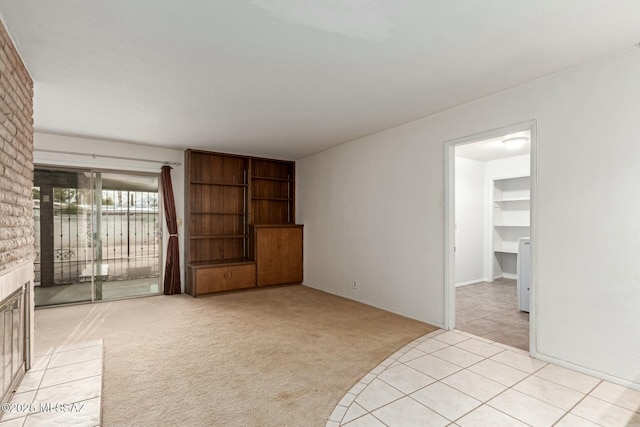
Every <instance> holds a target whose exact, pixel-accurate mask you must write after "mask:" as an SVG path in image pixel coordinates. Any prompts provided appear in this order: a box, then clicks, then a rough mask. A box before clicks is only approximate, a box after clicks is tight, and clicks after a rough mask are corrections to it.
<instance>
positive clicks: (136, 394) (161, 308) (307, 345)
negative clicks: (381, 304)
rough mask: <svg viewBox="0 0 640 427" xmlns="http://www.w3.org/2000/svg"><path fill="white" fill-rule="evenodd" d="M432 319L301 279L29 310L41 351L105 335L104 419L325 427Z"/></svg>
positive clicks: (107, 421) (430, 328) (169, 423)
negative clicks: (350, 394) (349, 395)
mask: <svg viewBox="0 0 640 427" xmlns="http://www.w3.org/2000/svg"><path fill="white" fill-rule="evenodd" d="M435 329H436V328H435V327H433V326H430V325H426V324H423V323H420V322H417V321H414V320H410V319H407V318H404V317H401V316H397V315H395V314H392V313H388V312H385V311H382V310H378V309H376V308H373V307H369V306H366V305H363V304H360V303H356V302H353V301H350V300H347V299H343V298H339V297H336V296H333V295H330V294H327V293H324V292H320V291H317V290H314V289H311V288H307V287H304V286H291V287H280V288H271V289H260V290H256V291H248V292H238V293H231V294H225V295H215V296H209V297H203V298H197V299H196V298H192V297H190V296H186V295H180V296H158V297H150V298H141V299H132V300H126V301H115V302H109V303H102V304H94V305H80V306H70V307H63V308H51V309H46V310H38V311H37V312H36V351H42V350H44V349H47V348H49V347H51V346H57V345H62V344H69V343H73V342H79V341H86V340H92V339H99V338H102V339H104V349H105V357H104V363H105V371H104V390H103V402H102V404H103V422H104V425H105V426H133V425H135V426H150V425H154V426H176V425H180V426H304V427H307V426H324V425H325V424H326V420H327V418H328V416H329V415H330V414H331V412H332V410H333V409H334V407H335V405H336V404H337V402H338V401H339V400H340V399H341V398H342V396H344V394H345V393H346V392H347V391H348V390H349V389H350V388H351V387H352V386H353V385H354V384H355V382H357V381H358V380H359V379H360V377H362V376H363V375H365V374H366V373H367V372H368V371H369V370H370V369H372V368H374V367H375V366H376V365H377V364H378V363H379V362H381V361H382V360H384V359H385V358H386V357H387V356H389V355H390V354H392V353H393V352H394V351H395V350H397V349H398V348H399V347H401V346H403V345H404V344H406V343H408V342H410V341H412V340H413V339H415V338H417V337H419V336H421V335H423V334H426V333H428V332H431V331H433V330H435Z"/></svg>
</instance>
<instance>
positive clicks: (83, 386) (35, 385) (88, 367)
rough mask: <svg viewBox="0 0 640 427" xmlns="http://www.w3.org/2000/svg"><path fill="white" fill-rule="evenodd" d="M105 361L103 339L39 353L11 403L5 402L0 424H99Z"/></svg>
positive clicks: (7, 426) (22, 426)
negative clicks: (6, 403)
mask: <svg viewBox="0 0 640 427" xmlns="http://www.w3.org/2000/svg"><path fill="white" fill-rule="evenodd" d="M102 363H103V349H102V340H98V341H87V342H83V343H78V344H73V345H67V346H60V347H56V348H51V349H49V350H47V351H44V352H41V353H37V354H36V355H35V358H34V361H33V366H32V368H31V369H30V370H29V372H27V373H26V374H25V376H24V378H23V379H22V382H21V383H20V386H19V387H18V390H16V393H15V394H14V395H13V397H12V398H11V401H10V403H9V404H8V405H3V408H2V412H0V415H1V417H0V427H31V426H51V425H61V426H62V425H73V426H86V427H95V426H99V425H100V424H101V411H100V399H101V398H102V370H103V369H102V366H103V365H102ZM5 407H6V408H5ZM5 409H8V411H5Z"/></svg>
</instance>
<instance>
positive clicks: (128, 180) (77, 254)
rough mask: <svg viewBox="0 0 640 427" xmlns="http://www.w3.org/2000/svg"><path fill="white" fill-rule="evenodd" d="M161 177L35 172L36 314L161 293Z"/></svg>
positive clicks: (94, 172)
mask: <svg viewBox="0 0 640 427" xmlns="http://www.w3.org/2000/svg"><path fill="white" fill-rule="evenodd" d="M158 183H159V179H158V175H155V174H153V175H150V174H146V175H142V174H129V173H119V172H110V171H96V170H93V171H87V170H61V169H47V168H40V167H37V168H36V170H35V173H34V190H33V198H34V222H35V230H36V232H35V239H34V245H35V248H36V261H35V276H36V278H35V286H36V287H35V301H36V306H37V307H38V306H48V305H58V304H67V303H77V302H90V301H99V300H106V299H115V298H128V297H133V296H141V295H152V294H158V293H159V286H158V282H159V266H160V261H161V248H162V245H161V243H162V236H161V230H162V215H161V202H160V198H159V197H158V196H159V194H158V185H159V184H158Z"/></svg>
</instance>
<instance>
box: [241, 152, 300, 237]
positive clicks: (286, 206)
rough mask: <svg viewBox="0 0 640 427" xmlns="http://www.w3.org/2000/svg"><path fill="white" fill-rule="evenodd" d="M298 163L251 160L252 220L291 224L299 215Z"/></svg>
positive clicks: (262, 222)
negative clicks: (296, 191) (296, 194)
mask: <svg viewBox="0 0 640 427" xmlns="http://www.w3.org/2000/svg"><path fill="white" fill-rule="evenodd" d="M294 176H295V163H293V162H285V161H273V160H266V159H251V222H252V223H253V224H291V223H292V222H293V221H294V218H295V211H294V185H293V184H294V180H293V177H294Z"/></svg>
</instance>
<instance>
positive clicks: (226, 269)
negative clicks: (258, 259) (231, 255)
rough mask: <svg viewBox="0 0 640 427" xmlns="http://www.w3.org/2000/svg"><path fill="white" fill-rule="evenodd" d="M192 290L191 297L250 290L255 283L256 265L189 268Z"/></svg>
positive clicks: (228, 264)
mask: <svg viewBox="0 0 640 427" xmlns="http://www.w3.org/2000/svg"><path fill="white" fill-rule="evenodd" d="M190 268H191V270H192V271H191V275H192V280H193V282H192V283H193V289H192V291H191V295H193V296H194V297H195V296H198V295H202V294H209V293H212V292H224V291H231V290H235V289H245V288H252V287H254V286H255V283H256V264H255V263H253V262H247V263H223V264H220V265H207V266H197V265H196V266H191V267H190Z"/></svg>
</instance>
